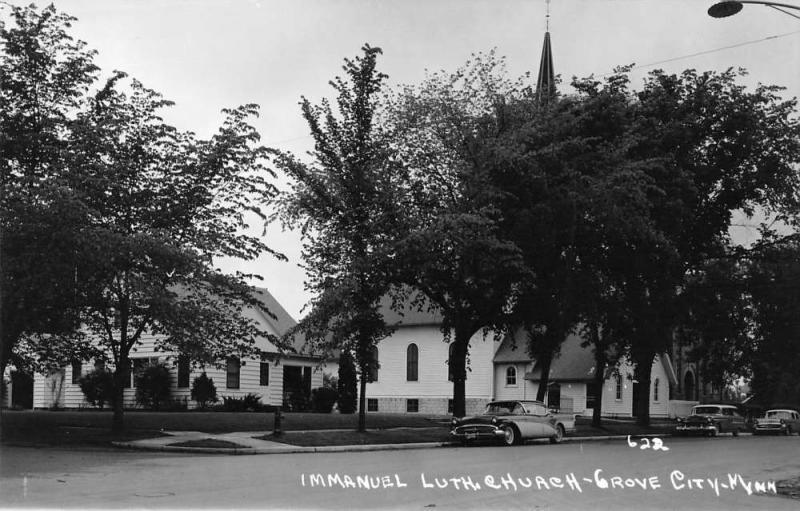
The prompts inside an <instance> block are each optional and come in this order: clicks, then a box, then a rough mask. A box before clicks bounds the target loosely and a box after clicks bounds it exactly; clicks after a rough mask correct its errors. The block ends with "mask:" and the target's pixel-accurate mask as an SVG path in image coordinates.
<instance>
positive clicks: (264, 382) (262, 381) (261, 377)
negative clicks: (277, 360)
mask: <svg viewBox="0 0 800 511" xmlns="http://www.w3.org/2000/svg"><path fill="white" fill-rule="evenodd" d="M258 384H259V385H261V386H262V387H267V386H268V385H269V362H261V365H260V366H259V374H258Z"/></svg>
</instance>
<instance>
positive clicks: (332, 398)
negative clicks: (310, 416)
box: [311, 387, 339, 413]
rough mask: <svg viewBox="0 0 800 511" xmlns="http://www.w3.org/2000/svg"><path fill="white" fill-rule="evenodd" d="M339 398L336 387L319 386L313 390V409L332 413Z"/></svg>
mask: <svg viewBox="0 0 800 511" xmlns="http://www.w3.org/2000/svg"><path fill="white" fill-rule="evenodd" d="M338 398H339V393H338V392H336V389H332V388H330V387H319V388H318V389H314V390H312V391H311V409H312V410H313V411H315V412H320V413H331V410H333V405H334V403H336V400H337V399H338Z"/></svg>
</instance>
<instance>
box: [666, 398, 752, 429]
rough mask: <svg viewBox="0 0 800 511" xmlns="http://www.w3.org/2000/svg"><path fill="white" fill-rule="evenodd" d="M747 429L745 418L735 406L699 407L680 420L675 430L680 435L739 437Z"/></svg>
mask: <svg viewBox="0 0 800 511" xmlns="http://www.w3.org/2000/svg"><path fill="white" fill-rule="evenodd" d="M745 429H746V426H745V420H744V417H743V416H742V415H741V414H740V413H739V410H738V409H737V408H736V407H735V406H733V405H697V406H695V407H694V408H692V413H691V415H689V416H688V417H686V418H682V419H678V427H677V428H675V431H676V433H678V434H679V435H688V434H691V433H700V434H705V435H708V436H717V435H719V434H720V433H728V432H730V433H733V436H738V435H739V432H740V431H744V430H745Z"/></svg>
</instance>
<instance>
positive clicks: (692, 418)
mask: <svg viewBox="0 0 800 511" xmlns="http://www.w3.org/2000/svg"><path fill="white" fill-rule="evenodd" d="M716 417H720V416H719V415H717V414H694V415H690V416H688V417H686V420H687V421H704V420H706V419H713V418H716Z"/></svg>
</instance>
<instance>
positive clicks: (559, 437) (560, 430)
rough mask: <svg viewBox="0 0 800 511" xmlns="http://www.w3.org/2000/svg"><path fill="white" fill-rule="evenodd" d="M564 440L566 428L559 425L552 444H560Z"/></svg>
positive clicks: (551, 439) (551, 440)
mask: <svg viewBox="0 0 800 511" xmlns="http://www.w3.org/2000/svg"><path fill="white" fill-rule="evenodd" d="M563 439H564V426H562V425H561V424H559V425H558V426H556V434H555V435H554V436H551V437H550V443H551V444H560V443H561V441H562V440H563Z"/></svg>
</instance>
